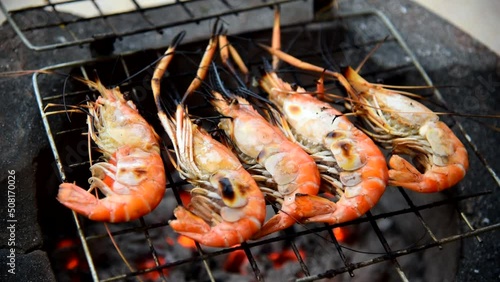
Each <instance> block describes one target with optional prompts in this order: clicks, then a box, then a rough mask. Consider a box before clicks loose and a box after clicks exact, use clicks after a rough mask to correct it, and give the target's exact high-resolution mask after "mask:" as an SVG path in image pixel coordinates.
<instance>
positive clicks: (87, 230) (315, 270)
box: [10, 1, 500, 281]
mask: <svg viewBox="0 0 500 282" xmlns="http://www.w3.org/2000/svg"><path fill="white" fill-rule="evenodd" d="M137 2H139V1H137ZM199 2H201V1H189V2H175V3H173V4H166V5H164V6H161V7H154V8H138V9H136V10H133V11H132V12H128V13H125V14H127V15H130V16H133V17H137V18H138V19H142V20H144V22H145V23H144V25H137V26H135V27H133V28H132V29H131V30H126V31H119V29H117V28H113V20H115V19H113V17H114V16H115V15H104V14H102V13H101V14H99V15H98V16H96V17H93V18H87V19H84V20H81V19H73V18H70V19H67V18H63V17H61V19H60V22H55V23H50V25H49V27H50V28H54V29H57V26H58V25H60V24H64V25H67V26H68V27H71V26H72V25H78V24H83V25H85V24H87V23H88V22H92V21H101V24H104V25H106V26H107V28H109V29H111V30H112V31H113V32H111V33H100V34H98V35H91V36H89V37H86V36H85V35H84V36H76V35H75V33H72V32H71V31H67V32H69V34H70V37H69V39H71V38H72V39H73V40H65V42H63V43H54V42H32V41H30V39H29V33H30V32H36V30H37V29H39V28H43V27H39V26H35V27H33V26H31V27H28V28H24V29H23V28H21V27H19V25H18V24H19V23H18V22H16V19H15V17H14V16H12V17H11V18H10V21H11V22H12V23H13V24H15V26H17V28H16V29H17V31H18V32H19V33H21V34H22V38H23V41H25V42H26V43H27V45H28V46H30V47H32V48H33V49H35V50H45V49H51V48H62V47H67V46H71V45H81V44H87V43H91V42H92V43H94V42H96V41H98V43H94V45H93V48H94V50H95V51H96V52H97V53H102V52H104V53H106V51H102V50H103V49H101V47H99V46H102V44H104V46H105V48H104V50H110V47H109V44H111V46H112V47H113V48H114V49H115V52H116V53H119V54H120V55H116V56H103V57H99V58H96V59H91V60H84V61H75V62H65V63H62V64H58V65H53V66H48V67H46V69H47V70H54V71H56V72H57V73H62V74H71V75H76V76H83V77H90V78H92V74H93V72H94V71H95V72H97V74H98V75H99V77H100V79H101V80H102V81H103V82H104V84H105V85H110V86H111V85H120V88H121V89H122V91H123V92H127V93H129V96H130V97H131V99H132V100H134V101H135V102H136V104H138V106H139V108H140V109H141V112H142V113H143V115H144V116H145V117H146V118H147V119H148V120H149V121H150V122H151V123H152V124H153V125H154V126H156V127H157V128H158V131H159V132H161V130H160V129H159V127H158V122H157V121H156V114H155V111H154V110H152V109H154V108H153V107H152V99H151V98H152V97H151V95H150V89H149V80H150V78H151V75H152V66H151V63H152V62H154V61H155V60H156V59H158V58H159V57H160V56H161V54H162V53H163V51H164V50H165V47H164V46H162V47H161V48H159V49H154V48H151V47H149V49H144V50H143V46H142V45H140V44H136V45H134V44H131V45H127V43H126V42H127V41H128V40H133V39H137V38H138V37H141V36H147V38H152V42H155V43H156V44H158V46H154V45H155V43H153V44H152V46H154V47H159V46H161V44H163V45H165V42H168V38H171V36H173V35H175V33H176V32H177V31H180V30H183V29H185V30H187V31H188V36H189V37H188V38H187V39H186V40H185V42H186V44H184V45H182V46H181V48H180V49H182V50H184V55H183V58H184V59H188V61H189V62H190V66H191V68H190V69H189V68H188V69H187V70H184V69H183V68H182V66H181V65H180V64H179V63H177V64H174V66H173V68H172V69H171V70H169V71H170V75H169V77H168V78H166V80H167V81H168V80H171V81H183V80H188V79H189V78H191V77H193V74H194V73H193V70H194V67H195V66H196V62H198V61H199V58H200V56H201V52H202V51H203V50H204V47H205V45H206V34H208V32H209V30H210V28H206V29H203V28H201V29H202V31H197V32H193V33H192V34H191V35H189V33H190V30H192V29H193V26H197V25H199V24H200V23H209V22H211V21H213V20H214V19H215V18H216V17H221V18H222V19H223V21H224V22H226V23H227V26H228V28H229V30H230V32H231V26H235V25H237V23H236V22H237V20H235V19H234V18H238V17H240V18H244V17H245V15H249V14H251V15H250V16H248V18H252V17H253V16H255V14H259V15H260V17H262V18H263V19H265V20H266V21H267V22H269V24H268V25H267V24H266V25H267V26H270V25H271V22H272V21H271V19H272V9H270V7H272V6H273V5H274V4H276V3H275V2H277V3H279V4H280V5H281V6H282V14H283V15H286V9H287V7H288V5H292V6H291V8H289V9H291V10H293V9H294V6H293V5H300V6H301V7H303V6H312V2H304V1H275V2H273V3H268V2H265V1H254V2H255V3H253V4H252V5H249V6H246V7H242V6H240V5H234V4H227V3H226V1H214V2H217V3H218V5H222V7H225V8H226V9H225V10H221V9H216V10H217V12H214V13H213V14H210V15H209V16H206V15H205V16H200V15H196V14H193V11H197V10H198V9H199V6H196V5H201V3H199ZM250 2H251V1H250ZM319 2H321V1H317V2H315V4H316V5H319V4H317V3H319ZM91 3H93V5H97V4H95V2H93V1H91ZM134 3H136V2H134ZM221 3H222V4H221ZM245 3H246V2H245ZM44 7H49V6H44ZM50 7H51V8H52V9H53V10H54V11H57V10H58V9H57V8H58V4H51V5H50ZM138 7H140V6H138ZM174 8H175V9H180V10H185V11H191V13H189V12H186V14H187V15H188V19H182V20H180V21H178V22H168V23H166V22H163V23H157V22H154V20H155V19H156V18H155V17H154V16H153V15H152V13H155V11H156V9H158V10H161V9H174ZM309 8H310V11H311V15H313V12H314V11H315V10H321V9H320V8H317V7H316V9H313V7H309ZM165 11H166V10H165ZM22 12H24V10H21V11H16V12H15V13H14V14H22ZM28 12H35V13H37V12H38V11H36V9H29V10H28ZM148 12H150V13H149V14H148ZM10 13H11V14H12V12H10ZM252 13H253V14H252ZM119 16H123V13H119V14H118V15H116V17H119ZM138 21H139V20H138ZM293 22H294V23H293V24H286V20H285V26H284V27H283V29H282V32H283V37H284V39H283V42H284V45H285V47H284V49H285V50H286V51H287V52H289V53H291V54H293V55H295V56H297V57H299V58H301V59H302V60H305V61H308V62H312V63H316V64H318V65H327V64H328V65H327V66H328V67H332V68H335V69H338V67H339V65H356V64H357V63H359V62H360V61H361V60H362V58H363V57H364V56H365V55H366V54H367V53H368V52H369V50H370V49H371V48H372V47H373V46H374V45H375V44H376V43H378V42H379V41H380V40H382V39H384V38H386V37H387V39H386V40H385V41H384V42H383V44H382V46H381V48H380V50H379V51H378V52H377V53H376V54H375V55H374V56H373V57H372V58H371V59H370V61H369V62H368V63H367V64H366V66H365V67H364V69H363V75H364V76H365V77H367V78H368V79H369V80H371V81H376V80H383V81H384V83H387V84H391V83H392V84H400V85H432V81H431V79H430V78H429V76H428V75H427V73H426V72H425V71H424V69H423V68H422V66H421V65H420V63H419V61H418V60H417V58H416V56H415V55H414V54H413V52H412V51H411V49H410V48H408V46H407V44H406V43H405V41H404V40H403V37H402V36H401V35H400V34H399V33H398V32H397V30H396V28H395V27H394V26H393V25H392V24H391V23H390V22H389V20H387V18H386V17H385V16H384V14H382V13H381V12H379V11H377V10H366V11H360V10H358V11H356V12H351V13H347V12H342V13H337V14H336V15H335V17H333V18H328V19H327V20H324V19H321V20H320V18H318V17H316V18H315V19H314V20H313V19H312V18H307V19H306V18H305V19H299V20H298V21H293ZM206 25H207V26H209V25H210V24H206ZM134 28H136V29H134ZM167 28H168V29H167ZM70 30H71V29H70ZM197 30H200V28H198V29H197ZM58 32H60V31H58ZM270 34H271V32H270V30H269V29H264V28H261V27H258V28H256V27H249V28H248V29H247V30H243V31H240V32H239V33H238V34H237V35H235V34H234V33H233V36H232V40H234V42H233V44H234V45H235V46H237V47H238V48H239V49H240V50H252V51H248V52H246V53H245V52H243V55H244V57H245V58H246V61H247V63H248V65H249V66H250V67H251V68H252V69H253V70H256V69H257V68H258V66H259V65H261V62H262V61H261V58H262V57H263V56H264V57H268V56H267V55H266V54H265V53H263V52H262V51H260V50H253V49H255V48H254V47H252V44H253V43H252V41H254V42H255V41H259V42H269V38H270ZM230 35H231V33H230ZM65 38H68V36H67V35H66V36H65ZM114 38H119V39H120V40H121V41H120V42H115V43H114V45H113V39H114ZM158 38H161V40H160V39H158ZM248 38H251V39H252V41H250V40H248ZM45 40H48V39H45ZM144 41H147V40H144V39H141V42H144ZM160 41H161V42H162V43H158V42H160ZM95 46H98V47H97V48H95ZM106 46H107V47H106ZM138 47H140V49H141V51H130V49H134V48H138ZM113 48H111V49H113ZM325 48H327V49H328V50H330V53H328V54H325V53H324V52H322V51H324V49H325ZM176 68H179V69H180V70H177V69H176ZM281 69H282V70H283V71H284V72H283V75H285V76H286V78H287V80H288V81H295V82H296V83H297V84H299V85H302V86H305V87H306V88H312V87H314V77H313V76H311V75H310V74H304V73H302V72H300V71H297V70H295V69H293V68H291V67H289V66H286V65H283V66H282V67H281ZM139 71H142V72H140V73H139ZM285 71H286V72H285ZM132 74H134V77H133V78H130V77H131V75H132ZM135 74H137V75H135ZM128 78H130V79H128ZM33 86H34V90H35V94H36V97H37V102H38V104H39V109H40V112H41V113H42V118H43V123H44V125H45V129H46V131H47V135H48V137H49V138H48V139H49V143H50V148H51V150H52V152H53V154H54V159H55V161H54V163H53V169H54V170H55V171H57V174H58V177H59V181H71V182H72V181H76V182H77V183H78V184H80V185H81V186H82V187H84V186H85V183H86V180H87V178H88V165H89V161H88V159H89V156H88V149H87V147H88V142H87V137H86V136H84V135H82V133H83V132H85V131H86V125H85V117H84V116H83V115H81V116H79V115H71V116H70V120H71V122H70V121H69V120H68V118H67V117H66V116H65V115H53V116H45V115H44V114H43V112H44V110H43V109H44V108H45V106H46V105H47V104H48V103H66V104H78V103H80V102H82V101H84V100H85V99H87V97H90V98H91V99H92V98H95V95H96V94H95V93H93V92H92V91H91V90H90V89H88V88H85V87H84V86H82V85H79V84H78V83H74V82H72V81H71V80H66V78H65V77H64V76H61V77H59V76H57V75H46V74H35V75H34V76H33ZM176 87H178V89H184V88H183V86H182V82H181V83H180V85H179V86H176ZM328 87H329V88H330V89H331V90H332V92H337V93H341V92H342V90H341V89H340V88H337V87H336V85H335V84H330V85H328ZM441 92H443V91H440V90H434V91H426V92H422V93H423V94H424V95H426V97H427V98H428V101H429V105H430V107H431V108H432V109H435V110H436V111H445V110H450V108H448V104H447V103H446V102H449V101H447V100H446V99H444V98H443V95H442V94H441ZM63 93H64V95H63ZM428 93H430V94H428ZM339 106H340V105H339ZM200 107H205V106H204V105H200ZM444 120H445V121H446V122H447V123H448V124H449V125H450V126H451V128H452V129H454V131H455V132H456V133H457V135H458V136H459V138H460V139H461V140H463V142H464V143H465V144H466V146H467V148H468V150H469V152H470V155H471V157H472V158H474V161H472V164H476V165H478V166H480V172H479V173H475V172H474V171H471V172H469V175H468V176H467V178H466V179H465V180H464V181H463V182H462V183H461V184H459V185H457V187H455V188H456V189H452V190H450V191H447V192H443V193H439V194H436V195H420V194H415V193H410V192H407V191H405V190H403V189H400V188H395V187H390V188H388V191H387V192H386V194H385V195H384V197H383V198H382V200H381V202H380V203H379V204H377V206H376V207H374V209H372V211H371V212H369V213H368V214H367V215H366V216H364V217H362V218H360V219H358V220H355V221H352V222H349V223H345V224H339V225H328V226H327V225H320V224H316V225H307V226H295V227H294V228H291V229H288V230H285V231H284V232H281V233H280V234H275V235H273V236H271V237H269V238H265V239H262V240H258V241H249V242H247V243H244V244H241V246H238V247H234V248H227V249H212V248H205V247H202V246H199V245H195V246H194V247H192V246H191V247H185V246H181V245H180V244H179V243H178V241H176V238H177V235H176V234H174V233H173V232H172V230H171V229H170V228H169V227H168V222H167V221H168V219H170V218H171V216H172V209H173V208H174V207H175V206H176V205H177V204H178V203H180V198H181V196H180V195H179V193H180V192H179V191H181V190H182V186H183V185H185V183H184V182H182V181H179V180H178V178H177V177H176V175H175V174H174V173H172V174H169V175H168V176H169V184H168V185H167V193H166V196H165V199H164V200H163V202H162V204H161V205H160V206H159V207H158V208H157V209H156V210H155V211H154V212H153V213H152V214H150V215H148V216H146V217H145V218H143V219H141V220H138V221H136V222H131V223H127V224H116V225H112V226H109V228H110V229H111V233H112V234H113V237H114V238H115V240H116V244H117V245H119V246H120V247H121V249H122V250H123V252H124V255H125V257H127V258H128V259H129V260H130V262H131V263H132V264H133V270H129V269H127V267H126V266H125V265H124V264H123V262H122V261H121V259H120V258H119V256H118V254H116V251H114V247H113V245H112V243H111V242H110V240H109V238H108V235H107V233H106V231H105V229H104V228H103V225H102V224H100V223H99V224H98V223H94V222H90V221H88V220H86V219H83V218H82V217H79V216H77V215H76V214H73V215H72V216H70V217H69V220H70V221H71V222H74V223H71V224H73V225H75V226H76V228H74V227H73V226H72V227H71V229H73V230H74V232H68V233H67V237H64V236H58V237H57V239H58V241H56V242H53V243H50V244H48V245H51V246H52V248H51V249H50V250H49V253H50V256H51V259H52V264H53V268H54V270H55V271H56V272H57V273H56V275H57V277H58V279H59V280H67V279H68V278H75V277H78V276H83V277H84V278H85V279H89V280H90V279H92V280H94V281H117V280H124V279H125V280H127V279H131V280H133V279H134V278H136V277H142V278H143V279H147V278H151V279H166V280H174V281H183V280H209V281H229V280H231V279H232V280H234V281H241V280H249V281H253V280H257V281H262V280H266V279H267V280H271V281H275V280H277V279H278V280H287V281H288V280H296V281H316V280H320V279H323V278H328V279H332V281H343V280H345V279H349V277H351V276H353V277H355V278H358V279H359V280H361V281H363V280H366V279H369V277H371V279H373V277H374V276H373V275H377V276H376V277H377V279H378V280H381V281H382V280H384V281H387V280H392V281H398V280H402V281H416V280H417V281H418V280H424V281H428V280H433V279H436V280H446V279H449V280H453V279H454V275H455V273H456V271H457V270H456V268H458V267H459V262H458V260H459V248H460V242H461V241H462V240H463V239H465V238H468V239H466V240H465V241H467V240H469V241H477V242H479V241H481V240H482V239H481V236H482V235H481V234H491V233H493V232H494V231H495V230H498V229H499V228H500V225H499V224H498V223H492V222H489V223H488V222H482V224H478V223H477V222H476V224H474V223H471V222H470V220H469V217H470V214H471V211H470V210H469V209H468V208H467V205H468V204H467V203H468V201H472V200H474V199H481V198H484V197H492V194H493V195H494V194H495V189H498V185H499V183H500V181H499V180H498V177H497V176H496V173H495V172H496V171H498V169H496V168H495V165H494V164H491V162H489V161H488V158H487V157H485V154H484V153H482V152H481V148H480V147H479V146H478V145H477V144H476V143H475V141H474V140H475V138H474V136H473V135H472V134H471V132H470V130H466V127H465V126H464V125H462V121H461V120H459V119H458V118H455V117H444ZM473 132H474V131H473ZM67 140H70V141H67ZM476 142H477V141H476ZM92 156H93V157H94V158H97V157H98V154H93V155H92ZM167 159H168V158H165V160H167ZM169 171H173V169H172V168H171V166H170V170H169ZM474 177H489V178H491V179H493V183H495V185H496V186H484V187H483V186H479V187H476V186H473V185H474V184H475V182H477V181H478V180H475V179H474ZM471 188H474V189H471ZM496 193H497V192H496ZM54 205H57V203H54ZM269 210H270V211H271V212H272V209H269ZM41 212H42V211H41ZM52 212H53V213H54V211H52ZM57 212H61V210H58V211H56V213H57ZM472 213H474V212H473V211H472ZM68 214H69V213H68ZM438 214H439V215H441V216H439V217H438V216H436V215H438ZM66 224H67V223H61V225H64V227H65V228H68V227H67V225H66ZM477 226H479V227H477ZM337 227H341V228H345V230H348V232H349V233H350V235H351V237H353V238H354V239H353V240H355V242H352V241H349V240H347V241H345V242H339V241H340V240H338V239H337V238H336V237H335V236H334V234H333V231H332V229H333V228H337ZM411 227H413V228H414V229H409V228H411ZM61 229H62V228H57V230H61ZM408 230H411V231H408ZM51 235H54V234H51ZM67 238H70V239H69V241H65V242H66V243H65V244H62V243H61V241H62V240H63V239H67ZM367 238H368V239H371V240H367ZM490 238H491V237H490ZM74 239H77V241H74ZM80 246H81V248H80ZM307 246H309V247H307ZM311 246H313V247H311ZM284 250H290V251H291V253H292V254H293V256H294V257H295V258H294V259H292V260H291V262H288V263H286V264H285V266H283V267H277V266H275V265H273V263H271V261H272V259H271V256H269V254H274V253H283V252H284ZM236 253H240V254H243V256H244V259H243V260H244V261H246V262H245V263H243V264H241V265H238V266H237V267H232V268H230V269H229V270H228V269H224V264H225V262H226V261H227V260H228V258H229V257H231V256H232V255H233V254H236ZM469 255H471V254H469ZM75 257H76V259H74V258H75ZM410 258H413V260H410ZM415 258H416V260H417V262H418V261H419V260H428V261H432V262H431V263H430V264H428V265H422V264H420V263H415ZM449 258H452V259H451V260H450V259H449ZM144 260H147V261H149V262H150V263H149V264H145V263H144ZM436 260H437V261H439V260H442V261H446V262H443V264H435V263H434V262H435V261H436ZM71 261H77V263H76V266H75V267H73V266H72V267H71V268H70V269H68V265H70V262H71ZM59 264H60V265H59ZM433 264H435V265H434V266H432V265H433ZM72 265H75V263H73V264H72ZM443 265H447V266H449V265H452V266H451V267H449V269H447V271H443V269H442V268H443ZM235 268H236V269H237V270H235ZM193 270H194V271H193ZM439 275H441V276H439ZM497 275H498V274H497Z"/></svg>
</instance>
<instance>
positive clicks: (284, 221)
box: [253, 212, 298, 240]
mask: <svg viewBox="0 0 500 282" xmlns="http://www.w3.org/2000/svg"><path fill="white" fill-rule="evenodd" d="M297 221H298V219H297V218H295V217H293V216H291V215H290V214H288V213H284V212H279V213H278V214H276V215H274V216H273V217H271V218H270V219H269V220H268V221H267V222H266V223H265V224H264V225H263V226H262V228H261V229H260V230H259V232H257V234H255V235H254V236H253V239H254V240H255V239H259V238H262V237H264V236H267V235H269V234H271V233H274V232H278V231H280V230H283V229H285V228H288V227H290V226H292V225H293V224H294V223H296V222H297Z"/></svg>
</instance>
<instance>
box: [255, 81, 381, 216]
mask: <svg viewBox="0 0 500 282" xmlns="http://www.w3.org/2000/svg"><path fill="white" fill-rule="evenodd" d="M260 86H261V87H262V88H263V89H264V90H265V91H266V92H267V93H268V94H269V98H270V100H271V101H272V102H274V104H275V105H277V106H278V108H280V109H281V111H282V113H283V115H284V116H285V119H286V121H287V122H288V124H289V125H290V127H291V129H290V130H291V134H293V135H294V136H295V138H296V139H297V141H298V142H300V143H301V144H302V145H303V146H304V147H305V149H306V151H308V153H310V154H311V155H312V156H313V157H314V158H315V160H316V161H317V163H318V167H319V169H320V172H321V177H322V179H323V180H324V181H325V182H326V183H329V184H330V185H331V186H333V187H334V188H335V190H336V192H337V194H339V199H338V201H337V202H336V203H334V202H332V201H330V200H328V199H325V198H322V197H319V196H316V197H312V196H311V197H307V198H304V197H299V196H297V200H296V202H297V207H298V210H299V212H301V213H303V215H304V216H305V217H307V218H306V219H305V220H304V222H326V223H340V222H345V221H349V220H353V219H356V218H358V217H360V216H362V215H363V214H365V213H366V212H367V211H368V210H370V209H371V208H372V207H373V206H374V205H375V204H376V203H377V202H378V201H379V199H380V197H381V196H382V194H383V193H384V191H385V187H386V184H387V178H388V176H387V164H386V162H385V158H384V156H383V154H382V153H381V151H380V150H379V149H378V147H377V146H376V145H375V144H374V143H373V141H372V140H371V139H370V138H368V137H367V136H366V135H365V134H364V133H363V132H362V131H360V130H358V129H357V128H356V127H355V126H354V125H353V124H352V123H351V122H350V121H349V120H348V119H347V118H346V117H345V116H343V115H342V113H340V112H339V111H337V110H336V109H335V108H333V107H332V106H331V105H330V104H328V103H325V102H322V101H319V100H318V99H317V98H315V97H313V96H312V95H310V94H307V92H306V91H305V90H304V89H302V88H300V87H298V88H296V89H292V87H291V86H290V85H289V84H288V83H286V82H283V81H282V80H281V79H280V78H279V77H278V76H277V75H276V73H274V72H267V73H266V74H264V76H263V77H262V78H261V80H260ZM334 192H335V191H334Z"/></svg>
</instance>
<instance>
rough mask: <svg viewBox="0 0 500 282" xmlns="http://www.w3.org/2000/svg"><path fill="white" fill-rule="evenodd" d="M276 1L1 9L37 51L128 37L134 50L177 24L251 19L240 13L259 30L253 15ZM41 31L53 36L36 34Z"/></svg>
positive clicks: (75, 2) (82, 1) (72, 3)
mask: <svg viewBox="0 0 500 282" xmlns="http://www.w3.org/2000/svg"><path fill="white" fill-rule="evenodd" d="M292 2H298V1H297V0H279V1H273V3H272V4H286V3H292ZM272 4H270V3H268V2H266V1H263V0H250V1H224V0H217V1H199V0H188V1H179V0H155V1H151V0H127V1H121V2H120V3H114V2H108V1H96V0H66V1H54V0H52V1H51V0H49V1H46V4H43V5H36V6H31V7H24V8H20V9H12V10H8V9H7V7H6V6H5V5H4V4H3V3H2V2H0V9H1V10H2V12H3V13H4V14H5V16H6V18H7V20H8V21H9V23H10V24H11V25H12V27H13V28H14V30H15V31H16V33H17V34H18V35H19V37H20V38H21V39H22V41H23V42H24V44H26V46H28V47H29V48H30V49H33V50H37V51H42V50H50V49H54V48H61V47H68V46H75V45H83V44H89V43H92V44H104V45H109V44H113V43H114V42H115V40H116V39H119V41H123V44H122V45H123V46H128V47H131V46H134V47H136V48H134V50H139V49H144V48H145V47H144V46H143V45H141V44H139V43H144V42H148V43H147V45H145V46H149V47H151V46H155V45H154V43H156V42H158V41H159V38H160V40H161V38H162V35H164V33H165V34H166V35H169V34H172V33H177V32H179V30H177V29H176V27H180V26H181V27H183V28H186V27H187V28H189V29H191V30H192V29H193V28H190V27H189V26H190V25H200V24H207V21H210V20H213V19H215V18H221V19H223V20H226V21H227V22H234V20H235V19H236V17H235V16H237V15H239V14H248V15H251V17H249V18H248V19H247V20H245V19H243V18H242V17H237V20H238V21H242V20H243V22H240V23H241V25H240V28H241V29H242V31H250V30H255V29H256V28H258V27H259V23H261V22H260V21H255V20H252V19H255V16H258V15H259V14H262V11H263V10H268V11H269V8H268V7H269V6H270V5H271V6H272ZM68 12H71V13H72V14H77V15H78V16H74V15H72V14H68ZM303 12H304V11H303ZM306 15H307V13H301V14H299V15H298V16H299V17H304V16H306ZM207 26H209V24H207ZM260 28H262V27H260ZM42 31H44V32H47V33H46V34H50V36H46V37H39V36H37V34H39V33H40V32H42ZM204 31H208V29H207V30H204ZM137 35H140V37H138V36H137ZM200 35H201V34H198V36H200ZM190 36H193V34H191V35H190ZM137 41H139V43H138V42H137ZM160 42H163V41H160ZM156 46H160V45H159V44H157V45H156Z"/></svg>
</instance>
